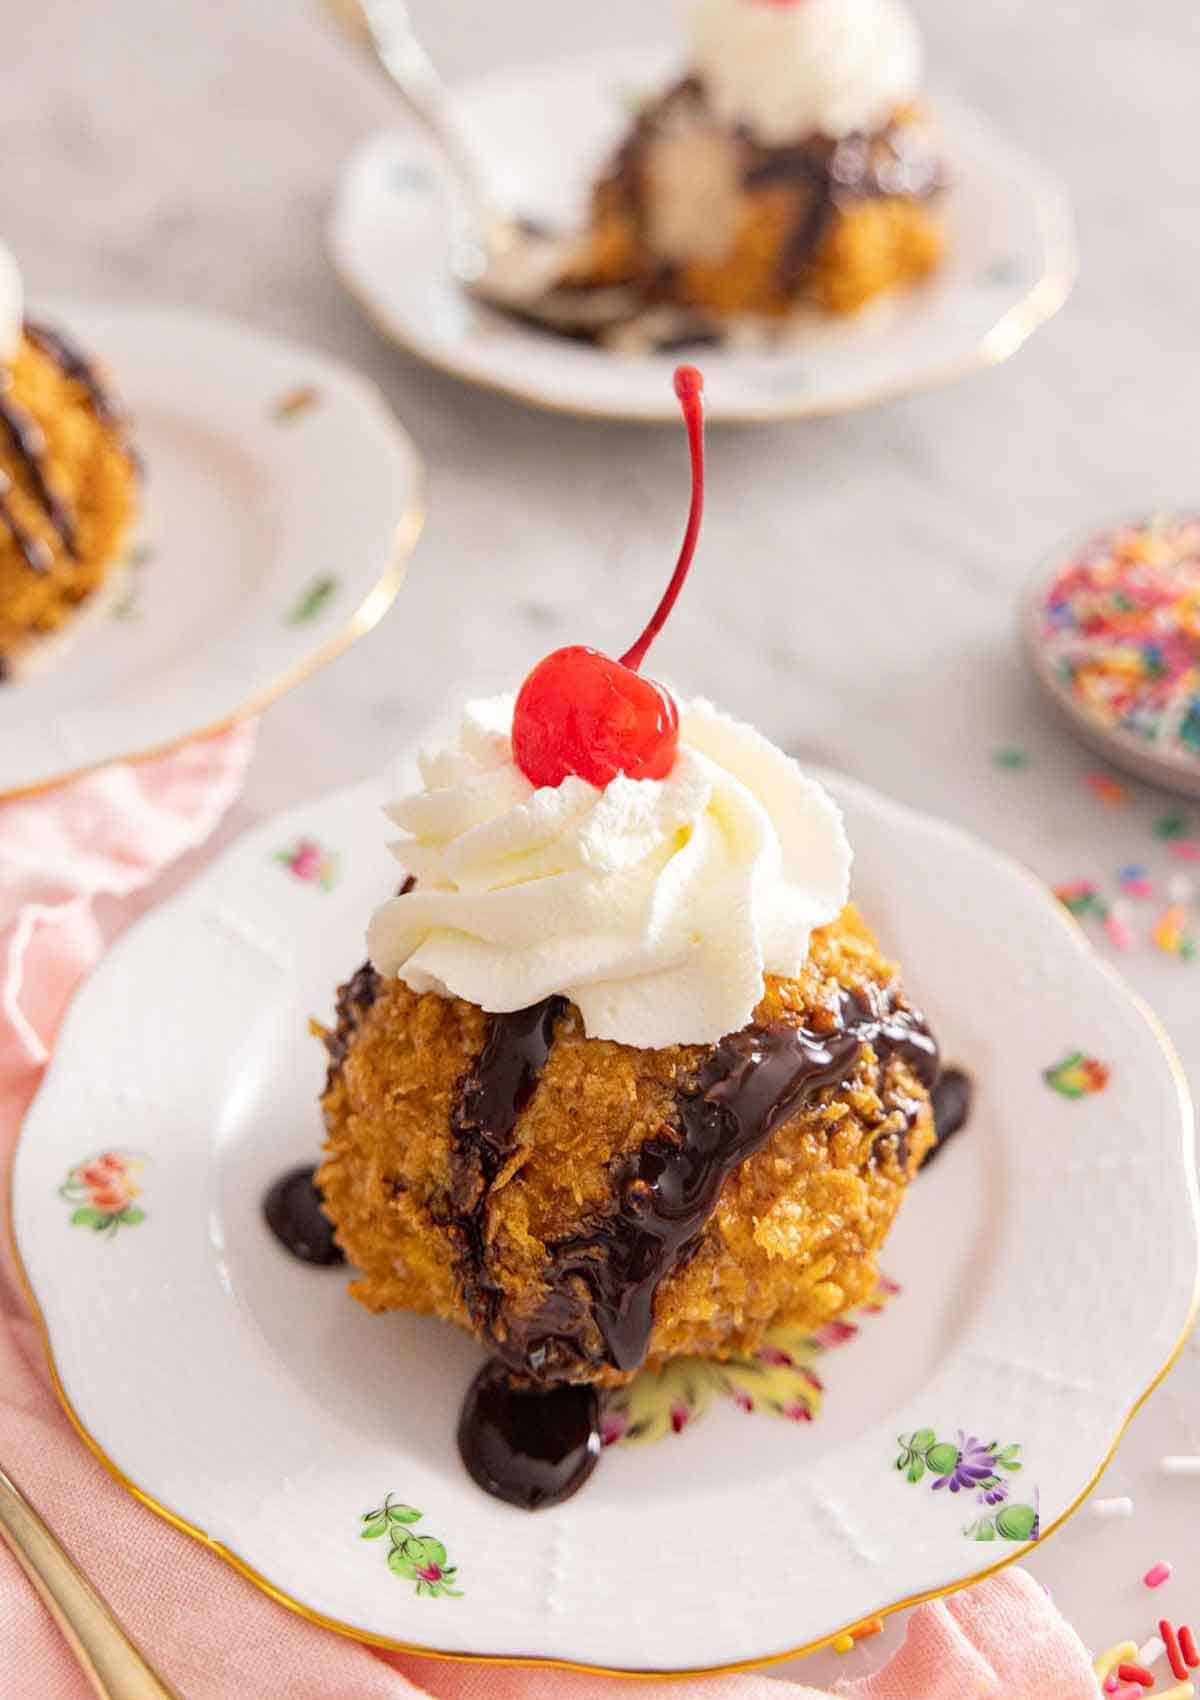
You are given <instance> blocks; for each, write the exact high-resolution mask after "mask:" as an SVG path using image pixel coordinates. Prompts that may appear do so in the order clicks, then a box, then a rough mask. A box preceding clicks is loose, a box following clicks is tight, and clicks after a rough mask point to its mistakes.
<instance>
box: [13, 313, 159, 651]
mask: <svg viewBox="0 0 1200 1700" xmlns="http://www.w3.org/2000/svg"><path fill="white" fill-rule="evenodd" d="M0 373H2V374H3V375H4V376H5V377H6V379H7V383H6V386H5V389H4V395H5V398H6V400H8V401H10V402H11V403H14V404H15V405H16V406H17V407H18V408H20V409H21V410H22V411H23V412H24V413H25V414H27V415H29V417H30V418H31V419H32V420H33V422H34V424H35V425H36V427H38V428H39V429H40V430H41V432H42V434H43V436H44V438H45V443H46V450H45V471H46V477H47V480H48V483H49V485H50V488H51V490H52V491H53V492H54V494H55V496H56V497H57V498H58V500H59V501H60V503H61V504H62V505H63V507H64V508H65V510H66V511H67V512H68V513H69V514H70V516H71V521H72V526H73V531H74V538H75V554H74V555H72V554H71V553H70V552H69V551H68V550H67V549H66V548H65V547H64V545H63V542H62V539H61V538H60V537H59V536H58V535H57V533H56V531H55V528H54V525H53V523H52V521H51V519H50V517H49V515H48V514H47V512H46V508H45V506H44V504H43V503H42V501H41V500H40V498H39V496H38V493H37V491H36V489H35V486H34V484H33V480H32V478H31V476H30V473H29V470H28V468H27V467H26V465H25V463H24V461H23V459H22V458H21V456H20V455H19V454H17V453H16V451H15V449H14V447H13V443H12V440H11V438H10V436H9V433H8V431H7V430H5V429H3V428H2V427H0V488H2V489H3V490H4V492H5V494H4V500H5V504H6V506H7V507H8V508H9V509H10V511H11V512H12V514H13V516H14V518H15V519H16V521H17V523H18V524H19V526H20V527H21V529H22V530H23V531H24V532H25V533H26V534H27V535H28V536H29V537H30V538H32V539H34V540H35V541H36V543H37V544H38V545H40V546H41V548H42V549H43V550H44V551H45V556H46V563H47V564H46V570H45V571H35V570H34V569H33V568H32V567H31V566H30V564H29V562H28V560H27V559H26V557H25V554H24V553H23V551H22V549H21V547H20V544H19V542H18V539H17V537H16V536H15V535H14V533H13V531H12V529H11V528H10V527H9V526H8V525H7V524H5V523H4V522H3V521H0V663H3V662H4V661H6V660H7V661H11V660H12V659H14V658H15V657H17V656H19V654H20V652H21V651H22V650H23V649H25V648H26V647H27V646H28V645H29V644H30V643H31V642H34V641H36V640H37V639H38V638H40V637H43V636H45V635H46V634H47V633H49V632H53V631H55V630H56V629H57V628H58V627H59V626H61V625H62V623H63V622H64V621H65V620H67V619H69V617H70V616H71V615H72V614H73V613H74V612H75V611H76V610H77V609H78V607H79V605H80V604H81V603H82V602H84V601H86V599H87V598H88V597H89V596H91V595H92V594H93V593H94V592H95V591H96V590H98V589H99V588H100V586H101V585H102V584H103V583H104V581H105V580H106V578H107V577H108V575H109V573H110V571H111V569H112V567H113V565H114V563H115V561H116V560H117V559H118V558H119V557H120V554H121V552H122V549H123V547H124V545H125V541H126V538H127V536H128V532H129V527H130V523H131V521H132V519H133V516H134V512H135V509H136V506H137V491H138V474H137V470H136V467H135V465H134V463H133V461H132V459H131V457H130V455H129V453H128V450H127V448H126V447H125V446H124V445H125V433H124V431H123V429H122V428H121V427H120V426H119V425H116V424H113V423H111V422H108V421H105V420H102V419H100V418H98V417H97V413H96V409H95V407H94V406H93V404H92V401H91V398H90V397H89V395H88V392H87V389H86V387H85V386H84V384H83V383H81V382H80V381H79V379H78V378H75V377H71V376H69V375H68V374H67V373H65V372H64V371H63V370H62V369H61V367H60V366H59V365H58V364H57V363H56V361H55V360H54V359H52V358H51V356H50V355H49V354H48V353H46V352H45V351H44V350H43V349H41V348H39V347H38V346H37V345H36V344H35V343H34V342H33V341H32V340H31V339H30V338H29V337H24V338H22V341H21V343H20V345H19V347H18V349H17V352H16V354H15V356H14V357H13V359H12V361H11V362H10V363H9V364H8V365H7V366H6V367H2V368H0Z"/></svg>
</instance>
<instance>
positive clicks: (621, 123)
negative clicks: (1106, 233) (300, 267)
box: [327, 53, 1077, 423]
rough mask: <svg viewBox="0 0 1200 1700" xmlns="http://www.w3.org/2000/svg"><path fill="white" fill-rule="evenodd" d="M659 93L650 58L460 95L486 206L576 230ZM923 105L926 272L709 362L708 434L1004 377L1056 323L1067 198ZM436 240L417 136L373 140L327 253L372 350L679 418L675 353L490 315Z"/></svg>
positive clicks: (436, 184)
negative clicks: (930, 188) (942, 164)
mask: <svg viewBox="0 0 1200 1700" xmlns="http://www.w3.org/2000/svg"><path fill="white" fill-rule="evenodd" d="M672 75H673V70H672V67H671V66H670V64H669V63H667V62H664V60H663V59H662V57H661V56H658V55H656V56H653V57H647V56H646V55H637V54H635V55H630V54H628V53H626V54H605V55H597V56H593V57H588V58H582V59H576V60H572V61H569V62H567V63H565V64H548V65H547V64H543V65H526V66H521V67H517V68H512V69H506V70H503V71H494V72H490V73H489V74H488V75H487V76H485V77H482V78H480V79H477V80H475V81H473V82H470V83H466V84H464V85H462V86H461V88H459V89H458V91H457V112H458V116H459V118H460V119H461V121H462V125H463V128H464V131H465V133H466V134H467V135H468V136H469V137H470V138H471V139H473V141H474V142H475V144H476V152H477V155H478V158H479V160H480V161H481V163H482V165H483V167H484V168H485V169H486V170H487V171H488V172H490V173H491V176H492V179H493V182H494V187H495V190H496V193H497V195H498V197H499V198H500V199H501V200H502V202H503V203H504V204H507V205H513V206H516V207H518V208H519V209H520V211H521V212H522V213H523V214H524V215H526V216H528V217H531V218H533V219H535V220H537V221H538V222H540V223H541V224H543V225H546V226H548V227H549V228H551V229H561V230H570V229H574V228H577V227H579V226H581V224H582V223H583V221H584V219H585V217H586V212H587V202H588V193H589V188H590V185H591V183H592V181H593V180H594V178H595V177H596V175H597V172H598V171H599V169H600V168H601V166H602V165H603V164H604V162H605V160H606V158H607V156H608V154H609V153H610V152H611V151H612V149H613V148H614V146H615V145H616V143H617V142H618V141H619V139H620V137H621V136H622V134H623V133H624V132H625V130H626V129H627V128H628V125H629V123H630V120H631V111H632V108H633V104H634V103H635V102H636V100H637V99H638V98H639V97H640V96H643V95H644V94H645V93H646V92H648V91H652V90H654V89H655V88H659V87H662V86H665V84H666V82H667V80H668V79H669V78H670V77H671V76H672ZM931 104H932V106H933V109H934V111H935V112H936V115H937V118H938V121H939V125H940V128H941V131H942V137H943V148H944V154H945V159H946V165H947V173H948V178H949V182H950V187H949V188H948V190H947V191H946V193H945V195H944V197H943V207H944V216H945V222H946V228H947V237H948V253H947V259H946V262H945V264H944V266H943V267H942V269H941V270H940V272H939V273H938V274H937V275H936V276H935V277H934V278H933V279H932V280H931V281H930V282H928V283H927V284H924V285H922V286H920V287H919V288H914V289H907V290H903V291H900V292H897V293H896V294H894V295H892V296H889V297H887V298H886V299H884V300H881V301H880V302H879V303H877V304H876V305H874V306H872V307H870V308H868V309H867V310H866V311H865V312H863V313H861V314H858V315H854V316H849V317H839V316H835V315H825V316H822V315H816V314H814V315H812V316H810V317H809V318H807V319H806V320H805V321H804V322H803V323H802V324H798V325H797V326H796V327H795V328H794V330H792V331H790V332H789V333H788V335H787V337H786V339H785V340H783V341H781V343H780V344H779V345H778V346H777V347H773V348H770V349H762V348H759V349H748V348H743V347H738V346H735V345H733V344H732V343H731V344H730V345H729V346H727V347H723V348H718V347H706V348H705V349H704V350H703V357H704V363H705V369H706V372H707V373H708V376H709V379H710V387H709V397H710V399H709V417H710V418H711V419H712V420H714V421H718V422H720V421H727V422H766V421H770V420H776V419H798V418H805V417H817V416H820V415H825V414H835V413H844V412H849V411H851V410H854V409H857V408H864V407H871V406H875V405H877V404H879V403H881V402H885V401H889V400H893V399H895V398H897V397H900V396H905V395H911V394H914V393H916V392H919V391H921V390H929V389H936V388H939V387H941V386H942V385H945V384H948V383H952V382H955V381H957V380H958V379H960V378H965V377H969V376H970V375H972V374H973V373H976V372H980V371H983V370H984V369H986V368H987V367H989V366H994V365H997V364H998V363H999V362H1001V361H1003V360H1006V359H1008V357H1009V356H1010V355H1012V354H1014V353H1015V352H1016V351H1017V349H1018V348H1020V347H1021V345H1022V343H1024V342H1025V341H1026V339H1027V338H1028V337H1029V336H1031V335H1032V334H1033V332H1034V331H1035V330H1036V329H1037V328H1038V326H1039V325H1041V324H1043V323H1044V322H1045V321H1046V320H1047V319H1049V318H1050V317H1052V316H1053V314H1054V313H1056V312H1057V311H1058V309H1059V308H1060V307H1061V306H1062V305H1063V303H1064V302H1065V300H1066V299H1067V297H1068V295H1069V294H1070V291H1071V288H1072V285H1073V283H1074V279H1075V272H1076V266H1077V256H1076V244H1075V232H1074V221H1073V217H1072V214H1071V209H1070V206H1069V203H1068V201H1067V199H1066V196H1065V194H1064V192H1063V190H1062V189H1061V188H1060V187H1059V186H1058V184H1057V183H1055V181H1054V180H1053V179H1052V178H1051V177H1050V176H1049V175H1048V174H1047V173H1046V172H1045V171H1044V170H1043V169H1042V168H1041V167H1040V166H1039V165H1037V164H1036V163H1035V162H1034V161H1032V160H1031V159H1029V158H1027V157H1026V156H1025V155H1024V154H1022V153H1021V152H1020V151H1019V150H1018V149H1016V148H1015V147H1013V146H1012V145H1010V144H1009V143H1008V142H1007V141H1005V140H1004V139H1003V138H1001V137H999V136H997V135H996V134H994V133H993V132H992V131H991V130H990V128H989V127H988V126H987V125H986V124H984V123H983V122H982V120H980V119H979V118H977V117H976V116H975V115H974V114H972V113H971V112H969V111H967V110H966V109H965V108H963V107H962V106H961V105H960V104H959V103H958V102H956V101H954V100H952V99H949V98H944V97H942V96H935V97H933V99H932V101H931ZM547 136H552V137H553V138H554V143H553V146H547V143H546V138H547ZM451 234H452V231H451V218H450V203H449V201H448V199H447V194H446V190H445V184H444V182H443V180H442V178H441V176H440V174H439V170H438V166H437V162H436V160H435V159H433V158H431V156H430V153H429V149H428V144H427V143H426V142H425V140H424V139H423V138H422V137H421V136H420V135H419V134H418V133H417V132H416V131H415V130H411V129H410V130H396V131H392V132H387V133H385V134H381V135H378V136H376V137H374V138H373V139H371V140H369V141H367V142H366V143H365V144H364V145H363V146H362V147H361V148H360V149H359V151H358V152H357V153H356V154H355V155H354V156H353V157H352V158H351V159H350V160H349V162H348V163H347V165H346V167H345V169H344V170H343V172H342V176H341V179H340V182H339V185H338V189H337V193H336V196H335V200H334V204H333V207H332V210H331V213H330V218H329V225H328V232H327V237H328V246H329V252H330V256H331V258H332V261H333V264H334V266H335V268H336V269H337V271H338V274H339V275H340V277H341V279H342V281H343V283H344V284H345V285H346V287H347V289H348V290H349V291H350V292H351V294H352V295H354V296H355V298H356V299H357V300H358V301H359V302H360V304H361V305H362V306H363V307H364V309H365V310H366V311H367V313H368V314H369V315H370V316H371V318H372V319H374V321H375V322H376V324H377V325H378V326H379V328H380V329H381V330H382V331H383V332H384V333H385V334H386V335H387V336H389V337H391V338H392V339H393V340H394V341H396V342H397V343H399V344H400V345H401V346H402V347H403V348H405V349H406V350H407V351H408V352H409V353H410V354H413V355H415V356H416V357H417V358H419V359H421V360H423V361H425V362H427V363H428V364H429V365H431V366H435V367H437V368H439V369H440V370H442V371H444V372H447V373H449V374H451V375H452V376H454V377H456V378H459V379H462V380H463V381H465V382H467V383H470V384H474V385H477V386H479V387H481V388H484V389H491V390H497V391H500V392H501V393H503V394H505V395H508V396H511V397H512V398H514V399H515V400H518V401H522V402H525V403H528V404H529V405H530V406H534V407H540V408H546V409H549V410H550V411H553V412H560V413H568V414H577V415H581V416H589V417H599V418H607V419H620V420H626V421H632V422H642V423H656V422H663V421H668V420H673V419H674V418H675V414H674V413H673V412H672V403H671V390H670V383H669V378H670V370H671V366H672V364H673V362H674V361H676V360H677V359H679V358H680V357H681V356H680V350H679V348H678V347H672V348H671V349H669V350H663V351H662V352H661V353H658V354H644V353H615V352H612V351H609V350H605V349H601V348H597V347H589V346H587V345H585V344H582V343H579V342H572V341H569V340H567V339H565V338H563V337H559V336H555V335H553V334H552V333H550V332H547V331H544V330H540V329H537V328H535V327H533V326H530V325H528V324H525V323H521V322H519V321H517V320H515V319H512V318H509V317H506V316H504V315H501V314H500V313H497V312H496V311H495V310H493V309H491V308H489V307H486V306H483V305H481V304H480V303H478V302H476V301H474V300H472V299H471V298H470V296H468V295H467V294H466V293H465V292H464V291H463V289H462V288H461V286H460V285H459V283H458V282H457V281H456V280H455V278H454V276H453V275H452V271H451V264H450V258H451V255H450V246H451ZM684 352H685V355H686V351H684Z"/></svg>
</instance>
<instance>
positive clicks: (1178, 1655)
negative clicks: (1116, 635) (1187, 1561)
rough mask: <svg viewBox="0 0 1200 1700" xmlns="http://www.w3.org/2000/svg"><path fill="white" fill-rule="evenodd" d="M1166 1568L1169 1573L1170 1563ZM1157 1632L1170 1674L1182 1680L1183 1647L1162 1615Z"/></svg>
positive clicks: (1172, 1626) (1151, 1584)
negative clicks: (1160, 1637) (1164, 1648)
mask: <svg viewBox="0 0 1200 1700" xmlns="http://www.w3.org/2000/svg"><path fill="white" fill-rule="evenodd" d="M1159 1568H1160V1567H1159V1566H1158V1565H1156V1566H1155V1569H1156V1570H1157V1569H1159ZM1166 1568H1167V1571H1168V1574H1169V1573H1170V1568H1171V1567H1170V1565H1167V1567H1166ZM1147 1586H1148V1587H1157V1586H1158V1584H1157V1583H1155V1582H1151V1583H1148V1584H1147ZM1158 1633H1159V1634H1160V1635H1161V1636H1162V1639H1163V1645H1164V1646H1165V1647H1166V1649H1167V1663H1168V1664H1169V1665H1170V1667H1171V1672H1172V1674H1173V1675H1174V1676H1176V1677H1177V1678H1178V1679H1179V1681H1180V1682H1182V1681H1184V1679H1185V1678H1186V1677H1187V1673H1188V1669H1187V1664H1186V1663H1185V1661H1184V1657H1183V1649H1182V1648H1181V1647H1180V1645H1179V1637H1178V1635H1176V1633H1175V1629H1174V1625H1173V1624H1172V1623H1171V1622H1170V1621H1169V1620H1168V1619H1167V1618H1165V1617H1164V1618H1162V1619H1160V1621H1159V1625H1158Z"/></svg>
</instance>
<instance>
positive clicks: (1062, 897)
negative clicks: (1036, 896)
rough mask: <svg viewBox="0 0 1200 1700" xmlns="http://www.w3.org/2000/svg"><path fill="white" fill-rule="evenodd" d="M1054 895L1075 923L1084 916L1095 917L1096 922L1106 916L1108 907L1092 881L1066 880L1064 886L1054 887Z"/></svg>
mask: <svg viewBox="0 0 1200 1700" xmlns="http://www.w3.org/2000/svg"><path fill="white" fill-rule="evenodd" d="M1054 895H1055V897H1057V898H1058V901H1059V902H1060V903H1061V904H1062V906H1063V908H1064V909H1069V910H1070V911H1071V913H1072V915H1074V917H1075V919H1076V920H1077V921H1081V920H1083V918H1084V916H1085V915H1095V916H1096V918H1097V920H1100V921H1103V920H1105V919H1106V917H1107V915H1108V905H1107V903H1105V901H1104V899H1103V898H1102V897H1101V895H1100V892H1099V890H1098V889H1097V887H1096V883H1095V881H1094V880H1067V881H1066V883H1065V884H1063V885H1056V886H1055V887H1054Z"/></svg>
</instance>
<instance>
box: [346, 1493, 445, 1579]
mask: <svg viewBox="0 0 1200 1700" xmlns="http://www.w3.org/2000/svg"><path fill="white" fill-rule="evenodd" d="M422 1516H423V1513H422V1512H420V1511H418V1510H417V1509H416V1507H415V1506H412V1505H400V1504H398V1503H396V1502H394V1501H393V1499H392V1496H391V1494H390V1493H389V1494H388V1495H387V1497H386V1499H385V1500H384V1502H383V1504H382V1505H381V1506H380V1507H379V1508H378V1509H377V1510H375V1511H365V1512H364V1513H363V1515H362V1518H361V1522H362V1528H361V1529H360V1530H359V1534H360V1535H361V1536H362V1539H363V1540H364V1541H377V1540H380V1539H383V1538H384V1537H386V1539H387V1543H388V1553H387V1566H388V1569H389V1570H390V1571H391V1573H392V1575H393V1576H398V1577H399V1578H400V1579H401V1581H404V1582H412V1583H414V1584H415V1587H416V1592H417V1593H418V1594H425V1595H428V1596H430V1597H432V1598H433V1599H437V1598H438V1597H439V1596H440V1597H442V1598H449V1599H452V1600H458V1599H461V1598H462V1589H461V1588H456V1587H455V1586H454V1584H455V1582H456V1581H457V1579H458V1566H457V1565H455V1564H450V1563H448V1562H447V1560H448V1555H447V1552H446V1548H445V1547H444V1546H443V1545H442V1543H441V1541H439V1540H437V1539H436V1537H435V1536H433V1535H418V1534H414V1532H413V1525H414V1524H415V1523H419V1522H420V1521H421V1518H422Z"/></svg>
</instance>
